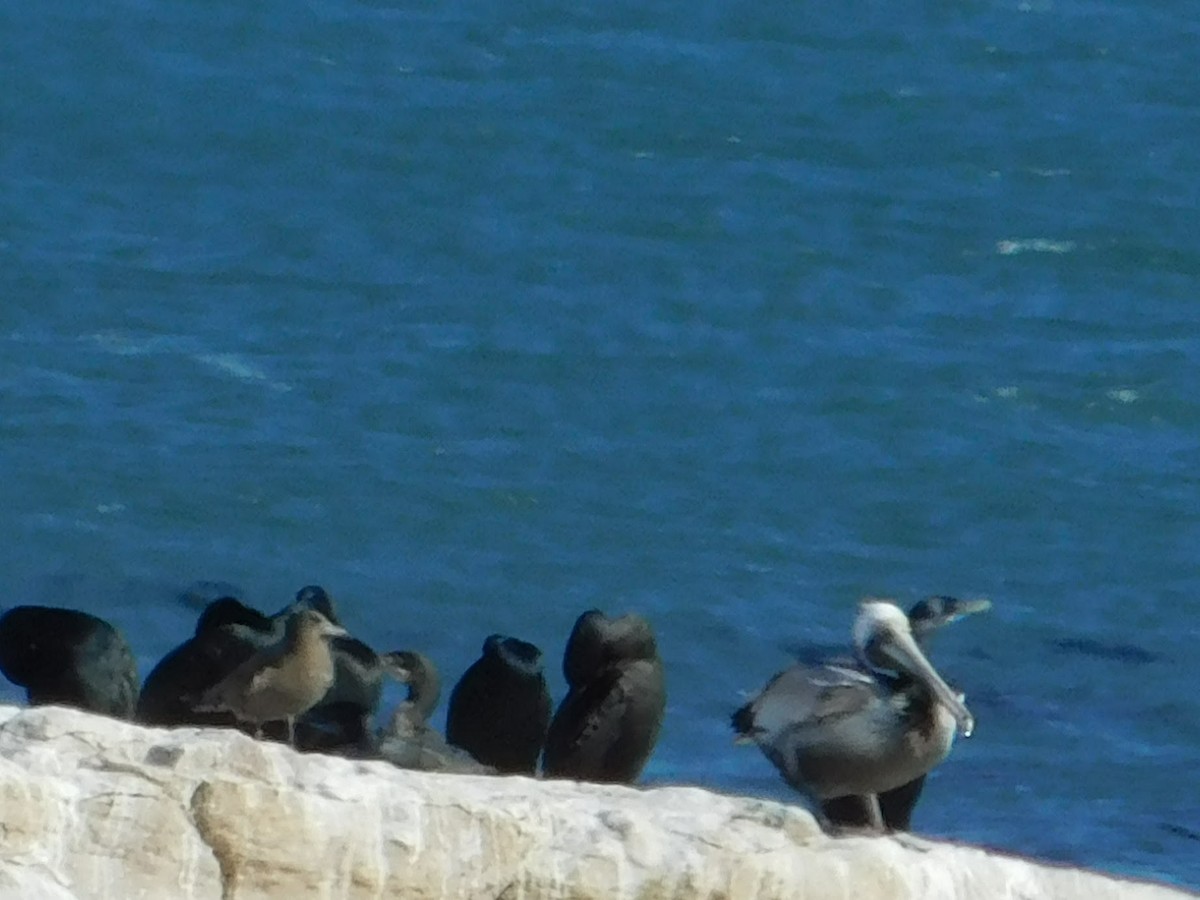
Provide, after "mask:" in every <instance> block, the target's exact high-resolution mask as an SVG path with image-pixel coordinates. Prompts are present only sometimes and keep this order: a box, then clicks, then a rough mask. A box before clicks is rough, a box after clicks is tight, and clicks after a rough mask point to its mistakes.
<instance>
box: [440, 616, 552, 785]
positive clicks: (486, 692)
mask: <svg viewBox="0 0 1200 900" xmlns="http://www.w3.org/2000/svg"><path fill="white" fill-rule="evenodd" d="M550 710H551V705H550V691H549V690H548V689H547V687H546V676H545V674H544V673H543V671H542V651H541V650H539V649H538V648H537V647H535V646H534V645H533V644H530V643H527V642H526V641H521V640H518V639H517V638H513V637H505V636H504V635H500V634H493V635H492V636H491V637H489V638H488V639H487V640H486V641H485V642H484V644H483V655H482V656H480V658H479V659H478V660H476V661H475V662H474V663H472V664H471V667H470V668H468V669H467V671H466V672H464V673H463V676H462V678H460V679H459V681H458V684H456V685H455V686H454V690H453V691H452V692H451V694H450V705H449V708H448V710H447V713H446V739H447V740H448V741H449V742H450V743H451V744H453V745H454V746H456V747H461V748H462V749H464V750H466V751H467V752H468V753H470V754H471V755H472V756H473V757H475V759H477V760H479V761H480V762H481V763H484V764H485V765H489V766H493V767H495V769H496V770H497V771H499V772H502V773H505V774H520V775H533V774H535V773H536V772H537V764H538V757H539V756H541V753H542V747H543V745H544V744H545V742H546V729H547V727H548V726H549V724H550Z"/></svg>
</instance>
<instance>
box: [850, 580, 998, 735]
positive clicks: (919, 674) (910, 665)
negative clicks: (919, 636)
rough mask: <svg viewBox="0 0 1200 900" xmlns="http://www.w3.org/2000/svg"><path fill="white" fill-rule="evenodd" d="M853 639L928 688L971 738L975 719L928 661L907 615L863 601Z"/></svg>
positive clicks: (888, 605) (885, 605)
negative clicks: (915, 638)
mask: <svg viewBox="0 0 1200 900" xmlns="http://www.w3.org/2000/svg"><path fill="white" fill-rule="evenodd" d="M854 640H855V644H856V645H857V646H858V647H859V648H866V647H867V646H868V645H870V646H871V649H872V651H873V655H874V654H878V655H879V656H881V657H885V658H886V659H888V660H890V661H891V663H892V665H894V666H895V668H896V671H897V672H904V673H905V674H907V675H910V676H911V677H913V678H915V679H916V680H917V681H919V682H921V683H922V684H923V685H925V687H926V689H927V690H928V691H929V692H930V693H931V694H932V695H933V696H934V697H936V698H937V700H938V702H939V703H941V704H942V705H943V706H945V707H946V709H948V710H950V712H951V713H952V714H953V716H954V719H955V721H956V722H957V723H958V729H959V731H961V732H962V735H963V737H970V736H971V732H972V731H974V730H975V717H974V716H972V715H971V711H970V710H969V709H967V707H966V706H965V705H964V704H963V702H962V701H961V700H959V699H958V696H957V695H956V694H955V692H954V691H953V690H951V689H950V686H949V685H948V684H946V682H944V681H943V680H942V677H941V676H940V675H938V673H937V670H936V669H934V668H933V666H932V665H931V664H930V662H929V660H928V659H926V658H925V654H924V653H922V652H921V648H920V647H918V646H917V642H916V641H915V640H913V636H912V630H911V629H910V627H909V624H908V616H906V615H905V614H904V611H903V610H901V609H900V608H899V607H898V606H895V605H893V604H891V603H887V602H885V601H882V600H867V601H864V602H863V604H862V606H861V609H860V612H859V616H858V620H857V621H856V622H855V623H854Z"/></svg>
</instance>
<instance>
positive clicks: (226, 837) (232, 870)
mask: <svg viewBox="0 0 1200 900" xmlns="http://www.w3.org/2000/svg"><path fill="white" fill-rule="evenodd" d="M0 803H2V804H3V807H2V808H3V818H2V820H0V897H3V898H9V897H12V898H21V900H41V898H45V900H51V898H53V900H68V898H89V900H90V898H114V900H132V898H138V897H145V898H155V900H160V898H175V897H178V898H193V897H195V898H238V900H243V898H245V900H249V898H260V897H262V898H267V897H271V898H292V897H305V898H310V897H323V898H341V897H347V898H349V897H353V898H383V897H388V898H392V897H395V898H406V900H419V898H429V900H445V898H489V900H519V898H571V900H586V898H610V897H612V898H617V897H619V898H639V900H658V898H664V900H665V898H679V900H693V898H712V900H716V898H724V900H734V898H754V900H770V898H787V900H845V898H854V900H873V898H879V900H905V898H912V900H940V898H993V897H994V898H1006V900H1015V898H1022V900H1039V898H1055V900H1069V898H1075V897H1077V898H1081V900H1106V898H1112V900H1160V898H1161V900H1167V898H1172V897H1184V896H1189V895H1187V894H1185V893H1183V892H1180V891H1173V890H1171V889H1169V888H1166V887H1161V886H1157V885H1149V884H1142V883H1136V882H1127V881H1120V880H1117V879H1114V878H1109V877H1106V876H1103V875H1099V874H1095V873H1091V872H1085V871H1080V870H1077V869H1068V868H1061V867H1051V866H1045V865H1039V864H1037V863H1034V862H1030V861H1026V860H1021V859H1016V858H1010V857H1005V856H1000V855H995V854H990V853H987V852H984V851H982V850H978V849H974V848H970V847H962V846H954V845H950V844H934V843H930V844H927V845H921V846H909V843H910V842H904V841H898V840H895V839H891V838H842V839H837V840H834V839H830V838H828V837H826V836H825V835H823V834H822V833H821V831H820V830H819V829H818V828H817V826H816V824H815V823H814V821H813V819H812V817H811V816H810V815H809V814H808V813H807V812H805V811H803V810H802V809H800V808H797V807H791V806H785V805H781V804H778V803H770V802H763V801H758V800H751V799H746V798H740V797H728V796H722V795H720V794H714V793H712V792H710V791H706V790H701V789H699V788H687V787H678V788H658V789H653V790H635V789H630V788H621V787H608V786H598V785H585V784H574V783H570V782H553V781H535V780H533V779H529V778H522V777H515V776H514V777H504V778H501V777H487V776H465V775H437V774H425V773H418V772H406V771H401V770H399V769H396V768H393V767H391V766H390V765H388V764H387V763H379V762H356V761H351V760H345V759H339V758H333V757H326V756H320V755H301V754H297V753H293V752H291V751H290V750H288V749H286V748H284V747H281V746H279V745H275V744H267V743H261V742H257V741H254V740H251V739H250V738H248V737H245V736H244V735H242V734H240V733H237V732H233V731H225V730H216V729H210V730H201V729H175V730H161V729H148V728H140V727H138V726H135V725H130V724H128V723H124V722H118V721H115V720H111V719H104V718H100V717H97V716H92V715H88V714H86V713H81V712H76V711H74V710H68V709H60V708H50V707H43V708H38V709H25V710H18V709H15V708H11V707H0ZM911 843H916V842H915V841H914V842H911Z"/></svg>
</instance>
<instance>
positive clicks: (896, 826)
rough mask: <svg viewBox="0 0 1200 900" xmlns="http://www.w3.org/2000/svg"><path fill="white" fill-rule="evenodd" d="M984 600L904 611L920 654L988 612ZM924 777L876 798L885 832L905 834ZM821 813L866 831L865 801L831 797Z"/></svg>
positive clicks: (938, 599) (941, 600)
mask: <svg viewBox="0 0 1200 900" xmlns="http://www.w3.org/2000/svg"><path fill="white" fill-rule="evenodd" d="M991 607H992V604H991V602H990V601H988V600H983V599H972V600H959V599H958V598H956V597H948V596H945V595H937V596H933V597H927V598H925V599H924V600H921V601H919V602H918V603H915V604H914V605H913V606H912V607H911V608H910V609H909V610H908V623H909V627H910V628H912V634H913V639H914V640H916V642H917V646H919V647H920V648H921V650H922V652H925V653H928V651H929V644H930V639H931V638H932V637H933V635H934V634H935V633H936V632H937V631H938V630H939V629H941V628H943V627H944V626H946V625H949V624H950V623H951V622H957V621H958V620H959V619H961V618H963V617H965V616H969V615H973V614H975V613H981V612H985V611H986V610H989V609H991ZM925 777H926V776H924V775H922V776H920V777H919V778H915V779H913V780H912V781H910V782H908V783H907V784H902V785H901V786H900V787H898V788H893V789H892V790H890V791H884V792H883V793H881V794H879V797H878V800H879V812H880V814H881V816H882V817H883V825H884V828H885V829H887V830H888V831H908V830H909V828H910V827H911V825H912V814H913V809H914V808H915V807H916V805H917V801H918V800H920V799H921V792H922V790H924V787H925ZM821 810H822V812H823V813H824V814H825V818H826V819H827V820H828V821H829V823H830V824H831V825H833V826H835V827H839V828H869V827H870V825H871V818H870V816H871V812H870V804H869V802H868V800H867V798H865V797H856V796H850V797H834V798H832V799H830V800H825V801H823V802H822V803H821Z"/></svg>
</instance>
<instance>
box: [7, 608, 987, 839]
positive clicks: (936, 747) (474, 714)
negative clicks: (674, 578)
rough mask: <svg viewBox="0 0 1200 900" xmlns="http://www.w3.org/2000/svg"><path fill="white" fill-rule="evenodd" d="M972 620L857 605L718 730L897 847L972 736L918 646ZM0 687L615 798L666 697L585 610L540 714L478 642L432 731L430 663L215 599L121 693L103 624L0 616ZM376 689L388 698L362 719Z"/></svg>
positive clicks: (120, 641) (122, 672) (488, 643)
mask: <svg viewBox="0 0 1200 900" xmlns="http://www.w3.org/2000/svg"><path fill="white" fill-rule="evenodd" d="M210 596H211V595H210ZM989 606H990V604H989V603H988V602H987V601H986V600H958V599H955V598H953V597H946V596H935V597H930V598H928V599H926V600H923V601H921V602H920V603H917V604H916V605H915V606H913V607H912V608H911V609H910V610H909V611H908V612H907V613H905V612H904V611H902V610H901V609H900V608H899V607H898V606H896V605H895V603H894V602H892V601H889V600H880V599H867V600H864V601H862V603H861V604H860V606H859V610H858V614H857V617H856V619H855V621H854V626H853V642H852V649H853V656H851V657H847V658H840V657H835V658H828V659H822V660H820V661H819V662H816V663H811V664H810V663H797V664H795V665H793V666H792V667H791V668H788V669H786V670H784V671H782V672H780V673H779V674H778V675H776V676H775V677H774V678H772V679H771V680H770V681H769V682H768V683H767V684H766V685H765V686H764V687H763V688H762V690H761V691H759V692H758V693H757V694H756V695H755V696H753V697H752V698H751V699H749V701H748V702H747V703H745V704H744V705H743V706H742V707H740V708H739V709H737V710H736V711H735V712H734V713H733V714H732V717H731V723H732V725H733V730H734V732H735V734H736V736H737V740H738V741H739V742H747V743H754V744H757V745H758V747H759V748H760V749H761V750H762V752H763V754H764V756H766V758H767V759H768V760H769V761H770V762H771V763H772V764H773V765H774V766H775V768H776V769H777V770H778V771H779V773H780V775H782V777H783V778H784V780H785V781H786V782H787V783H788V784H789V785H791V786H792V787H793V788H795V789H796V790H797V791H798V792H799V793H800V794H801V795H802V796H803V797H805V798H806V799H807V800H808V801H809V802H810V804H811V805H812V808H813V809H814V812H816V814H817V815H818V818H819V819H820V820H821V821H822V823H823V824H825V825H826V826H827V827H828V828H830V829H831V830H833V831H840V830H846V829H851V830H861V829H866V830H871V831H884V830H886V831H907V830H908V829H909V827H910V823H911V817H912V812H913V808H914V806H915V804H916V802H917V800H918V799H919V797H920V794H921V790H922V786H923V784H924V780H925V776H926V775H927V774H928V773H929V772H930V771H932V769H933V768H934V767H936V766H937V765H938V764H939V763H941V762H942V760H944V759H945V758H946V756H947V755H948V754H949V752H950V749H951V746H952V744H953V741H954V738H955V736H956V735H957V734H960V733H961V734H962V735H963V736H964V737H968V736H970V734H971V732H972V730H973V728H974V718H973V716H972V715H971V713H970V711H969V710H968V709H967V707H966V705H965V700H964V696H963V694H962V693H961V692H959V691H957V690H956V689H955V688H952V687H951V686H950V685H948V684H947V683H946V682H945V681H944V680H943V679H942V677H941V676H940V675H939V674H938V672H937V671H936V669H934V667H933V665H932V663H930V662H929V659H928V657H927V656H926V651H927V649H928V645H929V640H930V638H931V636H932V635H933V634H934V633H935V632H936V631H937V630H938V629H940V628H941V627H942V626H944V625H946V624H948V623H949V622H952V621H955V620H956V619H960V618H962V617H963V616H966V615H970V614H973V613H977V612H982V611H983V610H985V609H987V608H988V607H989ZM0 671H2V672H3V674H4V675H5V676H6V677H7V678H8V679H9V680H10V681H12V682H13V683H14V684H16V685H18V686H20V687H23V688H25V690H26V694H27V697H28V701H29V703H30V704H31V705H43V704H57V705H65V706H73V707H78V708H80V709H85V710H89V711H92V712H96V713H100V714H103V715H107V716H112V717H116V718H122V719H129V720H133V721H137V722H140V723H142V724H145V725H151V726H165V727H178V726H201V727H203V726H211V727H229V728H238V729H240V730H242V731H244V732H246V733H247V734H250V735H252V736H254V737H256V738H261V739H268V740H275V741H281V742H285V743H287V744H289V745H291V746H292V747H294V748H295V749H297V750H300V751H304V752H321V753H333V754H339V755H344V756H350V757H354V758H360V759H381V760H386V761H389V762H391V763H393V764H394V765H396V766H399V767H402V768H408V769H420V770H428V771H444V772H458V773H468V774H489V775H512V774H516V775H528V776H536V775H538V774H539V772H540V774H541V775H542V776H544V777H547V778H567V779H575V780H578V781H594V782H608V783H624V784H632V783H634V782H636V781H637V779H638V778H639V777H640V775H641V773H642V771H643V769H644V768H645V766H646V763H647V761H648V760H649V758H650V755H651V753H652V752H653V750H654V747H655V744H656V742H657V740H658V735H659V731H660V728H661V726H662V722H663V717H664V715H665V712H666V697H667V695H666V679H665V675H664V670H663V662H662V659H661V657H660V656H659V653H658V647H657V644H656V641H655V637H654V631H653V629H652V628H651V626H650V624H649V623H648V622H647V621H646V619H645V618H643V617H642V616H640V615H636V614H632V613H630V614H627V615H622V616H617V617H610V616H607V615H605V614H604V613H603V612H601V611H600V610H595V609H593V610H588V611H587V612H584V613H583V614H582V615H580V616H579V618H578V619H577V620H576V622H575V625H574V628H573V629H572V630H571V633H570V635H569V636H568V638H567V641H566V646H565V649H564V652H563V675H564V677H565V679H566V683H567V695H566V697H564V698H563V700H562V702H561V703H560V704H559V705H558V708H557V710H554V709H553V703H552V700H551V697H550V692H549V689H548V687H547V683H546V678H545V673H544V670H543V662H542V651H541V650H540V649H539V648H538V647H536V646H535V645H533V644H531V643H528V642H526V641H523V640H520V639H519V638H516V637H510V636H506V635H500V634H493V635H491V636H490V637H488V638H487V639H486V640H485V641H484V642H483V648H482V652H481V655H480V657H479V659H477V660H476V661H475V662H474V663H472V664H471V666H470V667H469V668H468V669H467V670H466V671H465V672H464V673H463V675H462V676H461V678H460V679H459V680H458V682H457V683H456V684H455V685H454V687H453V689H452V690H451V692H450V695H449V701H448V707H447V712H446V730H445V734H444V735H443V734H442V733H440V732H439V731H438V730H437V729H436V728H434V727H433V726H432V725H431V724H430V718H431V715H432V713H433V712H434V710H435V709H436V708H437V705H438V703H439V701H440V699H441V695H442V690H441V679H440V677H439V673H438V670H437V667H436V666H435V665H434V663H433V662H432V661H431V660H430V659H429V658H428V657H427V656H425V655H424V654H422V653H419V652H416V651H413V650H398V651H391V652H386V653H377V652H376V651H375V650H374V649H372V648H371V647H370V646H369V645H368V644H367V643H365V642H364V641H362V640H360V639H359V638H357V637H355V636H353V635H351V634H350V633H349V632H348V631H347V630H346V628H345V627H344V626H343V625H342V623H341V621H340V619H339V617H338V614H337V610H336V609H335V606H334V603H333V600H332V598H331V597H330V596H329V594H328V593H327V592H326V591H325V590H324V589H323V588H321V587H319V586H316V585H310V586H307V587H304V588H301V590H300V591H298V592H297V594H296V596H295V599H294V601H293V602H291V603H289V604H288V605H287V606H285V607H284V608H283V609H281V610H280V611H278V612H276V613H275V614H273V615H266V614H264V613H262V612H260V611H258V610H256V609H254V608H252V607H250V606H248V605H246V604H245V603H244V602H242V600H240V599H238V598H237V597H235V596H232V595H229V596H220V597H217V598H216V599H213V600H211V601H210V602H207V603H206V605H205V607H204V609H203V611H202V612H201V614H200V616H199V618H198V620H197V622H196V626H195V630H194V632H193V634H192V635H191V636H190V637H188V638H187V640H185V641H184V642H183V643H181V644H180V645H179V646H177V647H175V648H174V649H173V650H171V651H170V652H168V653H167V654H166V655H165V656H164V657H163V658H162V659H161V660H160V661H159V662H158V663H157V664H156V665H155V666H154V668H153V669H152V670H151V672H150V674H149V675H148V676H147V677H146V679H145V681H144V682H143V683H141V684H140V685H139V682H138V676H137V667H136V663H135V660H134V655H133V652H132V651H131V650H130V647H129V645H128V643H127V642H126V641H125V639H124V637H123V636H122V635H121V633H120V632H119V631H118V630H117V629H116V628H114V627H113V626H112V625H110V624H109V623H108V622H105V621H104V620H103V619H100V618H98V617H96V616H93V615H90V614H88V613H85V612H82V611H78V610H72V609H62V608H57V607H47V606H17V607H13V608H11V609H9V610H8V611H6V612H5V613H3V614H2V615H0ZM385 679H392V680H394V681H396V682H398V683H400V684H402V685H404V686H405V687H406V689H407V696H406V697H405V698H404V699H403V700H402V701H401V702H400V703H399V704H398V705H397V707H396V708H395V709H394V710H393V711H392V712H391V713H390V715H386V716H383V717H379V716H378V712H379V706H380V703H381V701H382V697H383V689H384V683H385ZM377 720H379V721H381V722H382V724H380V725H378V726H377V725H376V721H377Z"/></svg>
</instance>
